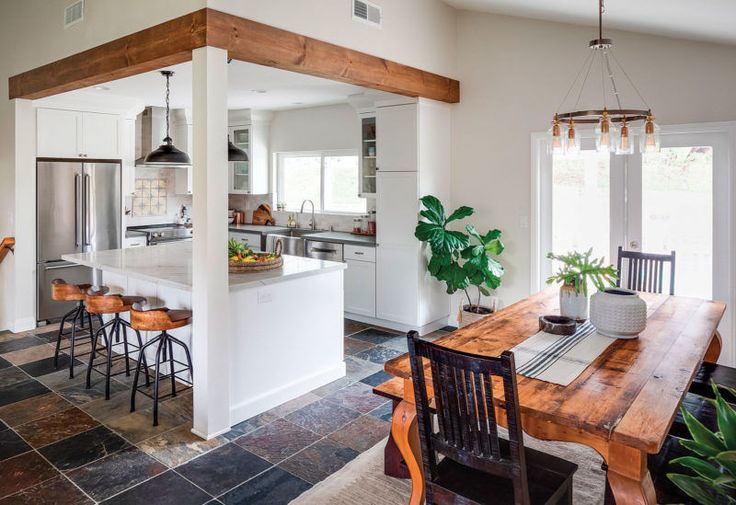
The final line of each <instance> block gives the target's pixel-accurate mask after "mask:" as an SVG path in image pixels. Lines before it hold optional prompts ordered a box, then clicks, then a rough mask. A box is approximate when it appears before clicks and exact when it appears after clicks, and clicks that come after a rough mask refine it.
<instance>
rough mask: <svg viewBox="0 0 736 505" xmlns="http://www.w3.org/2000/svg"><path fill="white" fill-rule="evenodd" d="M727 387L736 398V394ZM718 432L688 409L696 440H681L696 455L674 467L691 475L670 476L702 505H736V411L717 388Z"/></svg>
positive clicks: (681, 459) (676, 461)
mask: <svg viewBox="0 0 736 505" xmlns="http://www.w3.org/2000/svg"><path fill="white" fill-rule="evenodd" d="M720 387H723V389H724V390H726V391H729V392H730V393H731V394H732V395H735V396H736V390H735V389H731V388H727V387H725V386H720ZM713 391H715V397H716V398H715V400H712V401H713V403H714V404H715V407H716V419H717V423H718V431H717V432H715V433H714V432H712V431H711V430H709V429H708V428H706V427H705V426H703V424H702V423H701V422H700V421H698V420H697V419H696V418H695V417H694V416H693V415H692V414H691V413H690V412H688V411H687V410H686V409H685V408H684V407H681V409H680V410H681V412H682V418H683V419H684V421H685V424H686V425H687V428H688V431H689V432H690V436H691V437H692V440H680V445H682V446H683V447H684V448H685V449H687V450H688V451H690V452H691V453H692V455H689V456H683V457H679V458H675V459H673V460H671V461H670V464H672V465H679V466H681V467H683V468H686V469H688V470H689V473H688V474H681V473H668V474H667V478H668V479H669V480H671V481H672V482H673V483H674V484H675V485H676V486H677V487H678V488H679V489H680V490H681V491H682V492H683V493H685V494H686V495H687V496H689V497H691V498H693V499H694V500H695V501H697V502H698V503H699V504H701V505H719V504H724V505H733V504H736V410H734V408H733V407H732V406H731V405H730V404H729V403H728V402H727V401H726V400H724V398H723V396H722V395H721V392H720V391H719V386H717V385H716V384H713Z"/></svg>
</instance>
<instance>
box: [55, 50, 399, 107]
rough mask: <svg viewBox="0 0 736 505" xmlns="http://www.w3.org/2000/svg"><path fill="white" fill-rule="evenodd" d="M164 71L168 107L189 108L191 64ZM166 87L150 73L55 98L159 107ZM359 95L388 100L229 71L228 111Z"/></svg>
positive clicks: (239, 66)
mask: <svg viewBox="0 0 736 505" xmlns="http://www.w3.org/2000/svg"><path fill="white" fill-rule="evenodd" d="M166 69H168V70H173V71H174V75H173V76H172V77H171V96H170V101H171V107H172V108H186V107H191V104H192V63H191V62H187V63H181V64H179V65H174V66H171V67H166ZM161 70H164V69H161ZM165 82H166V81H165V80H164V77H163V76H162V75H161V74H160V73H159V71H154V72H147V73H145V74H139V75H135V76H132V77H126V78H124V79H119V80H116V81H110V82H107V83H105V84H104V85H102V86H93V87H90V88H84V89H80V90H76V91H71V92H68V93H63V94H62V95H57V96H56V97H53V98H54V99H55V100H59V99H68V100H73V101H88V102H90V103H92V102H94V103H99V102H101V101H105V102H108V103H110V102H115V101H116V100H117V101H120V102H121V103H122V102H126V103H129V102H136V103H142V104H143V105H153V106H163V105H165V101H164V95H165ZM263 91H265V93H264V92H263ZM360 93H370V94H372V95H384V96H390V95H389V94H388V93H382V92H377V91H373V90H368V89H366V88H362V87H359V86H352V85H350V84H343V83H340V82H336V81H330V80H328V79H321V78H319V77H312V76H309V75H304V74H298V73H295V72H287V71H285V70H279V69H276V68H271V67H264V66H261V65H255V64H252V63H245V62H242V61H235V60H233V61H232V62H231V63H230V65H229V67H228V108H230V109H264V110H285V109H294V108H302V107H309V106H318V105H327V104H334V103H345V102H346V101H347V97H348V96H350V95H355V94H360Z"/></svg>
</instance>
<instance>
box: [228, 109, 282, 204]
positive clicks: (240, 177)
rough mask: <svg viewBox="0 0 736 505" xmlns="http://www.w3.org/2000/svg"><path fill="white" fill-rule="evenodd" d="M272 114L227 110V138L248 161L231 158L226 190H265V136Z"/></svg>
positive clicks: (266, 184)
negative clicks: (244, 154) (246, 155)
mask: <svg viewBox="0 0 736 505" xmlns="http://www.w3.org/2000/svg"><path fill="white" fill-rule="evenodd" d="M271 117H272V113H270V112H267V111H254V110H231V111H229V112H228V125H229V126H228V132H229V134H230V140H231V141H232V142H233V144H235V146H236V147H239V148H240V149H242V150H243V151H245V152H246V153H247V154H248V161H231V162H229V163H228V165H229V181H230V187H229V192H230V193H234V194H258V195H262V194H266V193H268V179H269V177H268V174H269V159H268V147H269V135H270V128H271Z"/></svg>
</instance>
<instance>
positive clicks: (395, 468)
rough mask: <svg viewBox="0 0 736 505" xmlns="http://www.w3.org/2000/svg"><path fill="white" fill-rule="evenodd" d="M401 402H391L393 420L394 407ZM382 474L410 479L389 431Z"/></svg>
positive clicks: (384, 450)
mask: <svg viewBox="0 0 736 505" xmlns="http://www.w3.org/2000/svg"><path fill="white" fill-rule="evenodd" d="M399 403H401V400H392V406H391V416H392V419H393V415H394V412H396V407H398V406H399ZM383 473H384V475H387V476H388V477H395V478H397V479H408V478H410V475H409V470H408V469H407V468H406V464H405V463H404V460H403V458H402V457H401V453H400V452H399V447H398V446H397V445H396V442H395V441H394V436H393V435H392V434H391V430H389V434H388V440H387V441H386V447H385V448H384V449H383Z"/></svg>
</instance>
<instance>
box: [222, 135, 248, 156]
mask: <svg viewBox="0 0 736 505" xmlns="http://www.w3.org/2000/svg"><path fill="white" fill-rule="evenodd" d="M227 161H248V153H246V152H245V151H243V150H242V149H240V148H238V147H236V146H235V144H233V141H232V140H230V135H228V136H227Z"/></svg>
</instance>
